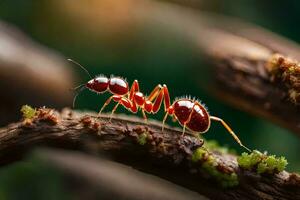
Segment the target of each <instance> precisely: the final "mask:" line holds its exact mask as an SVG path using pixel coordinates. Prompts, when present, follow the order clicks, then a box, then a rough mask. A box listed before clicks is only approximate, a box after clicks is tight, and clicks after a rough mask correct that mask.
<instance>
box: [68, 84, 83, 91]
mask: <svg viewBox="0 0 300 200" xmlns="http://www.w3.org/2000/svg"><path fill="white" fill-rule="evenodd" d="M85 84H86V83H82V84H80V85H78V86H76V87H74V88H70V90H77V89H78V88H81V87H82V86H84V85H85Z"/></svg>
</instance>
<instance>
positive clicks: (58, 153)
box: [33, 149, 208, 200]
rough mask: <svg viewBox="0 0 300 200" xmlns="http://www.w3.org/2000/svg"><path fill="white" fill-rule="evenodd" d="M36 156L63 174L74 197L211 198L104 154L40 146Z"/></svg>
mask: <svg viewBox="0 0 300 200" xmlns="http://www.w3.org/2000/svg"><path fill="white" fill-rule="evenodd" d="M33 157H34V158H35V161H37V160H38V161H40V162H42V163H43V166H47V167H46V169H45V168H44V169H40V170H47V168H51V169H56V170H58V171H59V172H60V173H61V174H63V184H64V188H65V189H66V190H68V191H65V192H67V194H69V196H73V197H72V198H71V199H73V198H74V197H76V199H133V200H134V199H166V200H167V199H170V200H179V199H198V200H206V199H208V198H206V197H204V196H202V195H200V194H197V193H195V192H192V191H190V190H187V189H185V188H183V187H180V186H178V185H175V184H174V183H170V182H167V181H165V180H163V179H160V178H158V177H155V176H151V175H149V174H145V173H142V172H140V171H137V170H135V169H133V168H131V167H128V166H126V165H122V164H119V163H116V162H113V161H109V160H106V159H104V158H95V157H93V156H89V155H86V154H83V153H79V152H71V151H63V150H53V149H52V150H51V149H37V150H36V151H34V154H33ZM45 181H47V180H45Z"/></svg>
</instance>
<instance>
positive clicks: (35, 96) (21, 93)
mask: <svg viewBox="0 0 300 200" xmlns="http://www.w3.org/2000/svg"><path fill="white" fill-rule="evenodd" d="M66 66H67V63H66V61H65V60H64V59H63V57H62V56H60V55H59V54H57V53H55V52H54V51H51V50H49V49H47V48H45V47H43V46H41V45H39V44H37V43H36V42H34V41H32V40H31V39H29V38H28V37H27V36H25V35H24V34H23V33H21V32H20V31H19V30H18V29H17V28H15V27H13V26H12V25H9V24H7V23H4V22H1V21H0V90H1V99H0V112H1V116H0V125H1V124H2V125H3V124H7V123H8V122H11V121H15V120H16V119H18V118H19V116H18V113H19V112H18V110H19V108H20V106H21V105H23V104H26V103H30V104H32V105H36V106H44V105H47V106H49V105H52V106H55V107H62V106H66V105H70V103H71V93H70V92H69V89H70V88H71V87H72V83H73V79H74V78H73V75H72V73H71V70H69V69H67V68H66Z"/></svg>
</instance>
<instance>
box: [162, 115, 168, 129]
mask: <svg viewBox="0 0 300 200" xmlns="http://www.w3.org/2000/svg"><path fill="white" fill-rule="evenodd" d="M168 115H169V113H168V112H167V113H166V114H165V116H164V119H163V122H162V128H161V132H162V133H163V132H164V128H165V122H166V120H167V118H168Z"/></svg>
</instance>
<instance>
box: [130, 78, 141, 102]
mask: <svg viewBox="0 0 300 200" xmlns="http://www.w3.org/2000/svg"><path fill="white" fill-rule="evenodd" d="M139 90H140V86H139V82H138V81H137V80H134V81H133V83H132V85H131V88H130V91H129V97H128V98H129V100H131V101H132V99H133V95H134V93H135V92H138V91H139Z"/></svg>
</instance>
